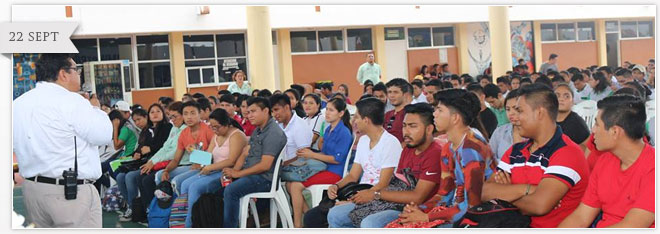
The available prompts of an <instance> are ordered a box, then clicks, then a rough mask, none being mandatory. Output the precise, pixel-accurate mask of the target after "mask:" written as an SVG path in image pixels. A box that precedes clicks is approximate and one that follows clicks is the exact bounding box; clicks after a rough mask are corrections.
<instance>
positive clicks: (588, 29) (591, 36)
mask: <svg viewBox="0 0 660 234" xmlns="http://www.w3.org/2000/svg"><path fill="white" fill-rule="evenodd" d="M577 26H578V40H580V41H592V40H595V39H596V32H595V31H596V30H595V27H596V26H595V24H594V22H578V23H577Z"/></svg>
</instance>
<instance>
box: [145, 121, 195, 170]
mask: <svg viewBox="0 0 660 234" xmlns="http://www.w3.org/2000/svg"><path fill="white" fill-rule="evenodd" d="M186 126H187V125H185V124H182V125H181V127H178V128H177V127H176V126H172V130H170V135H169V137H167V140H166V141H165V143H163V147H161V148H160V150H158V152H156V153H155V154H154V156H153V157H151V162H153V163H154V164H156V163H159V162H163V161H167V160H172V159H174V153H176V145H177V143H178V142H179V135H181V132H182V131H183V129H185V128H186Z"/></svg>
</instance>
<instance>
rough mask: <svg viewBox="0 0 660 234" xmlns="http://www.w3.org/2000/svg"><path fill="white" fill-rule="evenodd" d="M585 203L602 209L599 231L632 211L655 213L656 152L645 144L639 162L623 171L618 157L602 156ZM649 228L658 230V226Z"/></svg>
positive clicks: (608, 153) (593, 172) (606, 154)
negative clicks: (634, 209)
mask: <svg viewBox="0 0 660 234" xmlns="http://www.w3.org/2000/svg"><path fill="white" fill-rule="evenodd" d="M582 203H584V204H585V205H587V206H591V207H593V208H600V209H602V211H603V219H601V220H600V221H599V222H598V224H596V227H598V228H602V227H607V226H610V225H612V224H616V223H618V222H621V220H623V218H624V217H625V216H626V214H628V212H629V211H630V209H632V208H639V209H643V210H646V211H649V212H651V213H655V149H654V148H653V147H651V146H650V145H649V144H646V145H645V146H644V150H642V153H641V154H640V155H639V157H638V158H637V160H636V161H635V162H634V163H633V164H632V165H631V166H630V167H628V168H627V169H626V170H624V171H622V170H621V160H619V158H618V157H616V156H614V155H613V154H612V153H610V152H605V153H603V154H601V155H600V157H599V159H598V162H597V163H596V166H595V167H594V168H593V171H592V172H591V177H590V178H589V186H587V192H585V193H584V197H582ZM650 228H655V223H653V224H652V225H651V226H650Z"/></svg>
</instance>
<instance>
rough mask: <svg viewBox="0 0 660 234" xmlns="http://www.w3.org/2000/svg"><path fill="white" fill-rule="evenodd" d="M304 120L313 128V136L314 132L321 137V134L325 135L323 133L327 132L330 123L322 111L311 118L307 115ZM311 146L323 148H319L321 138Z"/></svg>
mask: <svg viewBox="0 0 660 234" xmlns="http://www.w3.org/2000/svg"><path fill="white" fill-rule="evenodd" d="M303 120H304V121H305V122H306V123H307V126H309V128H310V129H311V130H312V137H313V136H314V134H318V135H319V139H320V138H321V137H320V136H321V135H323V133H324V132H325V127H326V126H328V123H326V122H325V114H324V113H320V114H318V115H316V116H315V117H311V118H310V117H305V118H304V119H303ZM311 148H312V149H317V150H321V149H319V140H316V142H315V143H314V144H313V145H312V147H311Z"/></svg>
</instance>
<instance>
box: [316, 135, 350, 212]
mask: <svg viewBox="0 0 660 234" xmlns="http://www.w3.org/2000/svg"><path fill="white" fill-rule="evenodd" d="M356 140H357V139H356V137H353V143H352V144H351V147H349V148H348V154H347V155H346V162H345V163H344V174H342V178H343V177H345V176H346V174H348V163H349V162H350V161H351V150H352V149H353V145H354V144H355V141H356ZM330 185H331V184H315V185H312V186H309V187H307V188H305V190H308V191H309V193H310V194H311V195H312V207H316V206H318V205H319V203H321V199H323V192H325V190H328V188H329V187H330Z"/></svg>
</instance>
